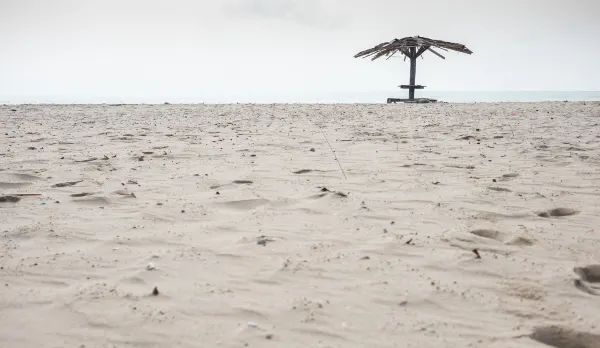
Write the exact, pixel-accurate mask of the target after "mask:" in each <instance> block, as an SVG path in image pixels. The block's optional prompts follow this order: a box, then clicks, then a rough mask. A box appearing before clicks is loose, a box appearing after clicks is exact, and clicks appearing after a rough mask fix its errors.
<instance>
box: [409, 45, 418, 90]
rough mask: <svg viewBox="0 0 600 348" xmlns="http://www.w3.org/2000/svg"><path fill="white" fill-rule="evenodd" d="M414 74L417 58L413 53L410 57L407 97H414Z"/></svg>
mask: <svg viewBox="0 0 600 348" xmlns="http://www.w3.org/2000/svg"><path fill="white" fill-rule="evenodd" d="M413 50H414V49H413ZM411 53H414V52H411ZM416 75H417V58H416V57H415V55H414V54H413V56H412V57H411V58H410V88H409V89H408V99H415V78H416Z"/></svg>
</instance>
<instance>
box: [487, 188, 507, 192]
mask: <svg viewBox="0 0 600 348" xmlns="http://www.w3.org/2000/svg"><path fill="white" fill-rule="evenodd" d="M488 190H492V191H496V192H512V191H511V190H509V189H507V188H504V187H488Z"/></svg>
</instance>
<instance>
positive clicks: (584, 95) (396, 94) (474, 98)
mask: <svg viewBox="0 0 600 348" xmlns="http://www.w3.org/2000/svg"><path fill="white" fill-rule="evenodd" d="M415 97H416V98H431V99H436V100H438V101H441V102H449V103H500V102H546V101H600V91H427V90H420V91H415ZM387 98H408V91H407V90H400V89H398V90H391V91H377V92H374V91H372V92H362V93H343V94H342V93H339V94H336V95H322V96H314V97H313V100H311V101H312V102H317V103H329V102H333V103H385V102H386V101H387Z"/></svg>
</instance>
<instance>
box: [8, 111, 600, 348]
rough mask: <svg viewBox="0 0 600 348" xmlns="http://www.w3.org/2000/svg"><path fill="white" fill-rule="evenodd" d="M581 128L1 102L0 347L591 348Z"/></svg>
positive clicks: (493, 117) (587, 142)
mask: <svg viewBox="0 0 600 348" xmlns="http://www.w3.org/2000/svg"><path fill="white" fill-rule="evenodd" d="M599 123H600V102H585V103H584V102H568V103H563V102H553V103H498V104H443V103H438V104H436V105H434V104H430V105H403V104H398V105H241V104H240V105H112V106H111V105H63V106H61V105H54V106H50V105H48V106H46V105H18V106H13V105H3V106H0V134H2V137H1V140H0V193H1V195H0V226H1V228H0V233H1V235H0V240H1V242H0V247H1V253H0V279H1V282H0V347H7V348H8V347H10V348H18V347H87V348H90V347H343V348H349V347H357V348H358V347H498V348H499V347H502V348H507V347H515V348H516V347H523V348H524V347H531V348H534V347H544V346H545V345H544V343H545V344H548V345H554V346H555V347H558V348H573V347H576V345H575V344H579V346H577V347H585V348H590V347H592V348H597V347H600V336H595V335H598V334H600V315H599V311H598V309H599V308H600V266H596V267H594V265H600V234H599V233H600V206H599V204H600V132H599V129H600V128H599ZM332 149H333V151H335V155H336V157H337V161H336V158H335V157H334V154H333V152H332ZM474 250H476V251H474Z"/></svg>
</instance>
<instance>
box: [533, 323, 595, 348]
mask: <svg viewBox="0 0 600 348" xmlns="http://www.w3.org/2000/svg"><path fill="white" fill-rule="evenodd" d="M529 338H531V339H532V340H534V341H537V342H540V343H542V344H545V345H548V346H550V347H555V348H600V335H597V334H591V333H587V332H577V331H574V330H572V329H568V328H564V327H559V326H546V327H539V328H536V329H535V330H534V331H533V333H532V334H531V335H529Z"/></svg>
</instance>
